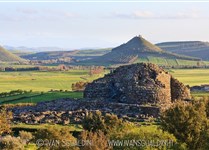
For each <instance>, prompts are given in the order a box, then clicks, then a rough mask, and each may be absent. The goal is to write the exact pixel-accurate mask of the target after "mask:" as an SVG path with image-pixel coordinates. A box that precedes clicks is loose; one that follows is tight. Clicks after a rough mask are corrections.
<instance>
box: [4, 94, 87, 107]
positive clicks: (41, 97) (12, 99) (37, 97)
mask: <svg viewBox="0 0 209 150" xmlns="http://www.w3.org/2000/svg"><path fill="white" fill-rule="evenodd" d="M61 98H83V92H46V93H39V92H34V93H27V94H22V95H16V96H7V97H4V98H0V104H17V103H38V102H43V101H51V100H56V99H61Z"/></svg>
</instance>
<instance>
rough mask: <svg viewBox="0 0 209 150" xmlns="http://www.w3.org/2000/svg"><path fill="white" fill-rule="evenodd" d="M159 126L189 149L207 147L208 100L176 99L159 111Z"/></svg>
mask: <svg viewBox="0 0 209 150" xmlns="http://www.w3.org/2000/svg"><path fill="white" fill-rule="evenodd" d="M161 127H162V129H163V130H165V131H168V132H169V133H171V134H173V135H174V136H175V137H176V138H177V139H178V142H179V143H181V144H184V145H185V147H186V149H189V150H207V149H209V101H208V99H207V100H206V99H204V100H202V101H193V102H192V103H188V102H183V101H178V102H176V103H175V104H173V106H172V107H171V108H169V109H167V110H165V111H164V112H162V113H161Z"/></svg>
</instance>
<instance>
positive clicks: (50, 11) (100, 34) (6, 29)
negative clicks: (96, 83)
mask: <svg viewBox="0 0 209 150" xmlns="http://www.w3.org/2000/svg"><path fill="white" fill-rule="evenodd" d="M208 5H209V3H156V2H153V3H120V2H118V3H116V2H115V3H1V9H0V23H1V28H0V44H1V45H8V46H14V47H19V46H25V47H60V48H68V49H81V48H107V47H115V46H118V45H120V44H122V43H125V42H127V41H128V40H130V39H131V38H132V37H134V36H136V35H139V34H140V35H142V36H143V37H144V38H145V39H147V40H148V41H150V42H152V43H159V42H167V41H209V30H208V26H209V10H208Z"/></svg>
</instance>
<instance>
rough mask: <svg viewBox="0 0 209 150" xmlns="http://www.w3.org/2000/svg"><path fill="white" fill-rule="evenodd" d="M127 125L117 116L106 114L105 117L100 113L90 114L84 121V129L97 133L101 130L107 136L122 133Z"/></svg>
mask: <svg viewBox="0 0 209 150" xmlns="http://www.w3.org/2000/svg"><path fill="white" fill-rule="evenodd" d="M125 126H126V124H125V123H124V122H123V121H122V120H121V119H119V118H118V117H117V116H116V115H111V114H108V113H106V114H105V115H104V116H103V115H102V113H101V112H100V111H96V112H94V113H92V112H90V113H89V114H88V115H87V116H86V117H85V118H84V121H83V128H84V129H85V130H88V131H92V132H97V131H99V130H101V131H102V132H104V133H105V134H109V133H113V132H120V131H122V130H123V129H124V128H125Z"/></svg>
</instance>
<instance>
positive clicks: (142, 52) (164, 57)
mask: <svg viewBox="0 0 209 150" xmlns="http://www.w3.org/2000/svg"><path fill="white" fill-rule="evenodd" d="M200 60H201V59H199V58H196V57H190V56H184V55H179V54H175V53H171V52H167V51H164V50H163V49H161V48H160V47H158V46H156V45H154V44H152V43H151V42H149V41H147V40H146V39H144V38H143V37H142V36H135V37H134V38H132V39H131V40H129V41H128V42H127V43H124V44H122V45H120V46H118V47H116V48H113V49H112V50H111V52H109V53H107V54H105V55H103V56H100V57H97V58H94V59H91V60H88V62H91V63H100V64H101V63H104V64H127V63H128V64H129V63H137V62H151V63H155V64H160V65H181V64H185V62H184V61H191V62H192V63H191V64H193V65H194V64H195V65H196V64H197V61H200ZM187 64H190V62H189V63H188V62H187Z"/></svg>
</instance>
